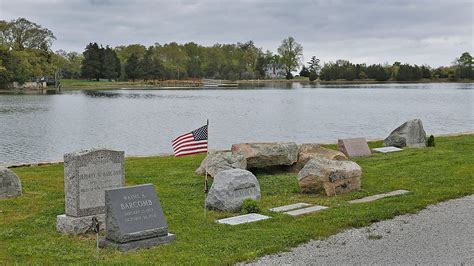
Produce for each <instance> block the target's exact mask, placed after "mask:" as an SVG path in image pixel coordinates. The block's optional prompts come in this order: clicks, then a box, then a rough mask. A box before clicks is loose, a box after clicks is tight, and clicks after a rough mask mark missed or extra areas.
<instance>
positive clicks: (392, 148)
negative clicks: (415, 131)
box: [372, 146, 402, 153]
mask: <svg viewBox="0 0 474 266" xmlns="http://www.w3.org/2000/svg"><path fill="white" fill-rule="evenodd" d="M372 151H373V152H380V153H389V152H396V151H402V149H400V148H397V147H393V146H389V147H382V148H375V149H372Z"/></svg>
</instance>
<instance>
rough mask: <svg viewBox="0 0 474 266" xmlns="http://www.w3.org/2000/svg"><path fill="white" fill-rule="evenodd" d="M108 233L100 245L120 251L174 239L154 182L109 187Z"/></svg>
mask: <svg viewBox="0 0 474 266" xmlns="http://www.w3.org/2000/svg"><path fill="white" fill-rule="evenodd" d="M105 207H106V237H105V238H102V239H101V240H100V242H99V246H100V247H102V248H104V247H112V248H115V249H118V250H120V251H128V250H134V249H139V248H150V247H153V246H156V245H160V244H164V243H167V242H171V241H173V240H174V239H175V238H176V236H175V235H173V234H170V233H168V225H167V223H166V219H165V216H164V214H163V210H162V208H161V205H160V201H159V199H158V197H157V195H156V192H155V188H154V186H153V185H152V184H145V185H138V186H132V187H124V188H115V189H107V190H106V191H105Z"/></svg>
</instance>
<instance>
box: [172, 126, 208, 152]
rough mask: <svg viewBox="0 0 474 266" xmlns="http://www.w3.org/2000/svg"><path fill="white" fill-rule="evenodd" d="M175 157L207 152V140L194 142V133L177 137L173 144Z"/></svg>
mask: <svg viewBox="0 0 474 266" xmlns="http://www.w3.org/2000/svg"><path fill="white" fill-rule="evenodd" d="M171 145H172V146H173V152H174V156H175V157H179V156H184V155H190V154H196V153H203V152H207V140H198V141H195V140H194V136H193V133H192V132H189V133H186V134H184V135H181V136H179V137H177V138H176V139H175V140H173V141H172V142H171Z"/></svg>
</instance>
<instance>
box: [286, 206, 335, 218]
mask: <svg viewBox="0 0 474 266" xmlns="http://www.w3.org/2000/svg"><path fill="white" fill-rule="evenodd" d="M327 208H329V207H326V206H320V205H316V206H312V207H308V208H303V209H298V210H294V211H288V212H285V214H288V215H291V216H299V215H303V214H308V213H312V212H317V211H320V210H324V209H327Z"/></svg>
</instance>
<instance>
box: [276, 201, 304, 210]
mask: <svg viewBox="0 0 474 266" xmlns="http://www.w3.org/2000/svg"><path fill="white" fill-rule="evenodd" d="M309 206H311V204H308V203H304V202H299V203H295V204H290V205H284V206H279V207H275V208H271V209H270V211H272V212H286V211H291V210H295V209H301V208H303V207H309Z"/></svg>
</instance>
